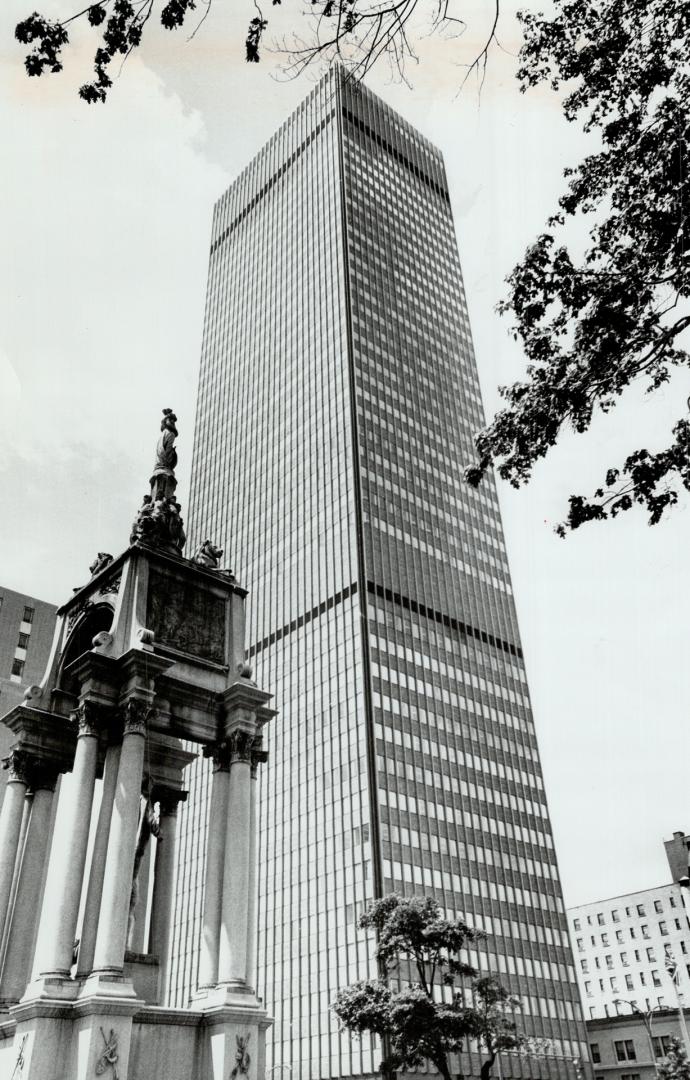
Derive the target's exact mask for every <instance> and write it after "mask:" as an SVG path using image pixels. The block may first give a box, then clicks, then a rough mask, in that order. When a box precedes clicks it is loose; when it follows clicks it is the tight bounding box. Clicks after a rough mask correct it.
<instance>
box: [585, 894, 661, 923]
mask: <svg viewBox="0 0 690 1080" xmlns="http://www.w3.org/2000/svg"><path fill="white" fill-rule="evenodd" d="M668 901H669V906H670V907H672V908H674V907H676V898H675V896H673V895H670V896H669V898H668ZM654 910H655V912H656V913H657V915H661V913H662V912H663V910H664V905H663V901H661V900H658V899H657V900H654ZM645 914H646V912H645V906H644V904H635V905H634V907H626V908H625V917H626V918H627V919H630V918H633V917H634V916H635V915H639V916H640V918H644V917H645ZM610 915H611V921H612V922H615V923H617V922H620V921H621V916H620V911H619V910H618V908H612V910H611V912H610ZM594 917H595V916H592V915H587V917H586V921H587V925H588V926H593V925H594V924H593V922H592V920H593V918H594ZM596 921H597V925H598V926H605V925H606V918H605V915H604V912H603V911H598V912H597V913H596ZM573 929H575V930H581V929H582V917H579V918H575V919H573Z"/></svg>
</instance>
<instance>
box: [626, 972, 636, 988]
mask: <svg viewBox="0 0 690 1080" xmlns="http://www.w3.org/2000/svg"><path fill="white" fill-rule="evenodd" d="M625 989H626V990H634V989H635V987H634V986H633V977H632V975H626V976H625Z"/></svg>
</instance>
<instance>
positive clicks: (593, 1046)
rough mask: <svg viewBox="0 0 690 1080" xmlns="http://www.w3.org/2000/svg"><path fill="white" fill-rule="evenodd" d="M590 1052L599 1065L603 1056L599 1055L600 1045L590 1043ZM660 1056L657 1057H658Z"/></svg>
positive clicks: (595, 1062)
mask: <svg viewBox="0 0 690 1080" xmlns="http://www.w3.org/2000/svg"><path fill="white" fill-rule="evenodd" d="M589 1052H590V1054H591V1055H592V1061H593V1062H594V1064H595V1065H598V1064H599V1062H600V1061H601V1054H600V1053H599V1043H590V1044H589ZM658 1056H659V1055H657V1057H658Z"/></svg>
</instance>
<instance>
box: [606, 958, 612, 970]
mask: <svg viewBox="0 0 690 1080" xmlns="http://www.w3.org/2000/svg"><path fill="white" fill-rule="evenodd" d="M604 960H605V961H606V966H607V968H608V969H609V970H611V969H612V968H613V957H612V956H605V957H604Z"/></svg>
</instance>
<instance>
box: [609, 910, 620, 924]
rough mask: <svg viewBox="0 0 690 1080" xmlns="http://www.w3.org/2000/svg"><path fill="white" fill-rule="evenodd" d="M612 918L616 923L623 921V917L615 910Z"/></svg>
mask: <svg viewBox="0 0 690 1080" xmlns="http://www.w3.org/2000/svg"><path fill="white" fill-rule="evenodd" d="M611 918H612V919H613V921H614V922H620V921H621V917H620V915H619V914H618V911H617V910H614V911H612V912H611Z"/></svg>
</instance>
